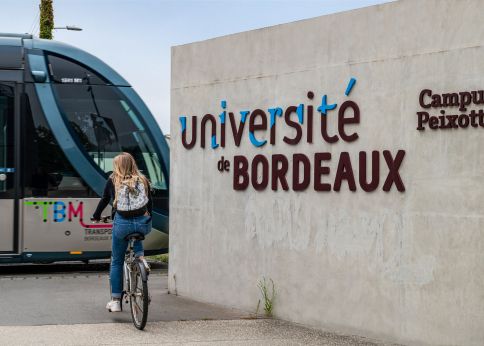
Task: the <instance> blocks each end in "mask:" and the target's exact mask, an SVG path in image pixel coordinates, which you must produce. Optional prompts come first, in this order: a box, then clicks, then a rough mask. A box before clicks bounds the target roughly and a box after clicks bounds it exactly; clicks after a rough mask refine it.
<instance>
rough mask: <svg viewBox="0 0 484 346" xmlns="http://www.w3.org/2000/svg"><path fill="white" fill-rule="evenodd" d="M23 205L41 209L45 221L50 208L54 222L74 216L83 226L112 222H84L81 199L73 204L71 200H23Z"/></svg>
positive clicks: (97, 226) (102, 226) (93, 226)
mask: <svg viewBox="0 0 484 346" xmlns="http://www.w3.org/2000/svg"><path fill="white" fill-rule="evenodd" d="M24 203H25V205H29V206H34V207H35V209H41V210H42V213H41V215H42V221H44V222H47V221H48V218H49V214H50V213H49V209H51V210H52V220H53V221H54V222H63V221H65V220H66V219H67V220H68V221H69V222H72V221H73V220H74V219H75V218H78V219H79V224H80V225H81V226H82V227H84V228H111V227H112V224H101V225H99V224H96V225H89V224H86V223H84V220H83V216H84V204H83V202H82V201H80V202H79V203H77V205H75V204H74V203H73V202H67V207H66V202H62V201H44V200H39V201H25V202H24Z"/></svg>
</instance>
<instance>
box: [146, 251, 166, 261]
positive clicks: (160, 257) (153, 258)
mask: <svg viewBox="0 0 484 346" xmlns="http://www.w3.org/2000/svg"><path fill="white" fill-rule="evenodd" d="M148 259H149V260H151V261H155V262H162V263H166V264H168V261H169V256H168V254H167V253H164V254H161V255H154V256H148Z"/></svg>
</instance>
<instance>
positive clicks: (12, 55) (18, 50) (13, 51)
mask: <svg viewBox="0 0 484 346" xmlns="http://www.w3.org/2000/svg"><path fill="white" fill-rule="evenodd" d="M0 68H22V47H18V46H0Z"/></svg>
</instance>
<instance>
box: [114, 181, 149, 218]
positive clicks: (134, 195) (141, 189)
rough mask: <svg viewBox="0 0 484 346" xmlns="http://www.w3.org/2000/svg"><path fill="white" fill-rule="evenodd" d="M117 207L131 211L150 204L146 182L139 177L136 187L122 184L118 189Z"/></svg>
mask: <svg viewBox="0 0 484 346" xmlns="http://www.w3.org/2000/svg"><path fill="white" fill-rule="evenodd" d="M116 195H117V196H116V209H117V210H120V211H131V210H137V209H141V208H143V207H144V206H146V205H147V204H148V195H147V193H146V189H145V184H143V183H142V182H141V181H140V180H139V179H138V180H137V181H136V184H135V186H134V189H130V188H129V186H127V185H125V184H122V185H121V187H119V189H118V191H116Z"/></svg>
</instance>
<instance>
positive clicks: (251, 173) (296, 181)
mask: <svg viewBox="0 0 484 346" xmlns="http://www.w3.org/2000/svg"><path fill="white" fill-rule="evenodd" d="M355 84H356V79H355V78H351V79H350V81H349V83H348V85H347V87H346V89H345V92H344V94H345V97H349V95H350V93H351V91H352V89H353V87H354V86H355ZM314 96H315V95H314V92H312V91H308V92H307V99H308V100H307V101H306V103H299V104H298V105H291V106H288V107H286V108H285V109H284V108H282V107H273V108H269V109H267V112H266V111H265V110H263V109H255V110H252V111H250V110H241V111H239V114H240V119H239V120H238V121H237V120H236V116H235V114H234V112H231V111H228V109H227V108H228V107H227V102H226V101H225V100H223V101H221V104H220V105H221V113H220V114H219V116H218V121H217V118H216V117H215V116H214V115H212V114H205V115H204V116H203V117H202V119H201V121H200V132H198V130H197V121H198V120H197V119H198V118H197V117H196V116H192V117H191V124H190V125H188V124H187V117H186V116H180V117H179V120H180V124H181V133H182V136H181V141H182V144H183V146H184V147H185V148H186V149H192V148H194V147H195V146H196V145H197V143H198V144H199V145H200V147H201V148H202V149H203V148H205V147H207V146H210V148H211V149H212V150H220V149H223V148H225V147H226V144H227V143H226V137H227V135H231V136H232V137H233V143H234V145H235V146H236V147H239V146H240V145H241V142H242V140H243V139H244V138H248V140H249V141H250V143H251V145H253V146H254V147H256V148H263V147H265V146H267V145H272V146H274V145H276V144H277V143H278V140H277V137H276V131H277V128H278V126H287V127H290V128H291V129H292V131H293V136H287V135H286V136H284V137H283V138H282V142H283V143H284V144H285V145H290V146H296V145H298V144H300V143H301V142H306V143H316V142H318V141H322V142H325V143H328V144H334V143H336V142H338V141H340V140H342V141H344V142H347V143H352V142H354V141H356V140H357V139H358V138H359V135H358V133H357V132H356V131H351V130H350V129H348V126H349V125H358V124H359V123H360V121H361V118H362V115H361V112H360V108H359V106H358V104H357V103H356V102H354V101H352V100H349V99H348V100H345V101H344V102H343V103H342V104H341V105H339V106H338V104H336V103H329V101H328V95H323V96H322V97H321V99H320V100H321V102H320V104H319V106H318V107H317V108H316V111H315V106H314V105H313V103H312V100H313V99H314ZM279 118H281V119H279ZM331 118H333V119H334V120H331ZM318 119H319V124H317V122H318ZM330 121H337V124H338V125H337V128H338V131H337V133H330V131H329V130H328V123H329V122H330ZM227 123H229V124H230V125H229V126H230V130H227V127H229V126H227ZM247 123H248V125H246V124H247ZM316 125H317V126H318V127H319V130H320V131H319V132H320V138H314V135H313V132H314V127H315V126H316ZM247 126H248V133H247V131H246V134H245V135H244V130H245V128H246V127H247ZM207 127H209V129H210V144H209V145H208V144H207V139H206V129H207ZM188 128H190V130H188ZM217 128H219V135H217ZM188 133H190V135H188ZM264 135H265V136H264ZM198 136H200V140H198ZM189 137H190V139H189ZM263 138H267V139H263ZM404 157H405V150H402V149H400V150H396V151H392V150H382V151H380V150H372V151H360V152H359V153H358V160H357V163H355V162H352V160H351V158H350V154H349V152H346V151H343V152H341V153H340V154H339V157H338V158H337V160H338V164H337V168H336V172H335V173H334V178H330V176H331V169H330V167H329V166H328V165H327V163H329V162H330V161H331V160H332V159H334V155H333V154H332V153H331V152H317V153H315V154H314V155H311V157H310V156H308V155H307V154H305V153H295V154H293V155H292V157H291V158H288V157H287V156H286V155H283V154H273V155H271V156H270V157H267V156H266V155H264V154H257V155H255V156H254V157H253V158H252V160H251V161H250V162H249V160H248V159H247V157H246V156H244V155H234V156H233V158H232V159H226V158H225V157H224V156H222V157H221V159H220V160H219V161H218V163H217V168H218V170H219V171H220V172H229V171H230V170H231V167H232V168H233V169H232V172H233V189H234V190H238V191H241V190H246V189H248V188H249V186H250V185H251V186H252V188H253V189H255V190H257V191H262V190H265V189H266V188H268V187H269V186H270V188H271V189H272V190H273V191H277V190H279V189H282V190H290V189H291V190H293V191H304V190H306V189H308V188H309V187H310V185H311V186H312V189H313V190H314V191H318V192H325V191H326V192H329V191H340V190H341V189H342V187H343V186H344V185H345V186H347V187H348V189H349V190H350V191H356V190H357V189H358V188H359V189H361V190H363V191H366V192H371V191H375V190H377V189H378V188H379V187H381V189H382V190H383V191H390V190H391V189H392V187H393V186H394V187H395V188H396V190H397V191H400V192H403V191H405V185H404V182H403V180H402V178H401V176H400V173H399V169H400V167H401V165H402V162H403V159H404ZM291 165H292V167H290V166H291ZM380 165H381V166H385V167H386V172H385V174H386V175H385V176H382V177H380ZM367 167H370V174H368V175H367ZM290 171H292V174H291V175H292V181H288V178H287V174H288V172H290Z"/></svg>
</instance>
